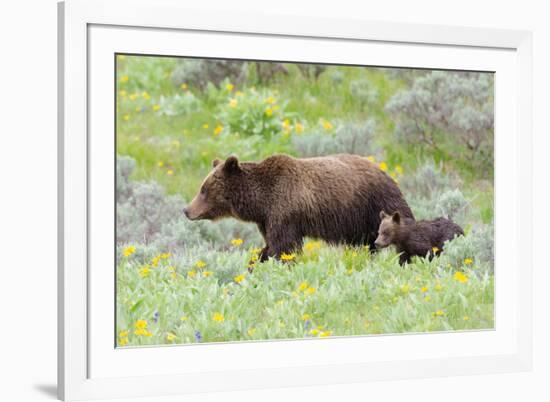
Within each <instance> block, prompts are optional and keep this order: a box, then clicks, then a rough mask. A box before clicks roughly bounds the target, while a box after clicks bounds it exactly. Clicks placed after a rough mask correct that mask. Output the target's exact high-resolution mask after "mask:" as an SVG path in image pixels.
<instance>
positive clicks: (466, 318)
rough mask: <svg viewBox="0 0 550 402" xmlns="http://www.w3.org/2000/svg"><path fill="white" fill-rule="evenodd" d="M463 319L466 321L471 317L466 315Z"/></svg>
mask: <svg viewBox="0 0 550 402" xmlns="http://www.w3.org/2000/svg"><path fill="white" fill-rule="evenodd" d="M462 319H463V320H464V321H468V320H469V319H470V317H468V316H467V315H465V316H464V317H462Z"/></svg>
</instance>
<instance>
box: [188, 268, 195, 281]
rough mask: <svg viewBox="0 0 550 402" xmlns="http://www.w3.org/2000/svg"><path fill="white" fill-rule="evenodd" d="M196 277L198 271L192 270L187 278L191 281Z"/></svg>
mask: <svg viewBox="0 0 550 402" xmlns="http://www.w3.org/2000/svg"><path fill="white" fill-rule="evenodd" d="M196 276H197V271H195V270H193V269H192V270H191V271H188V272H187V277H188V278H189V279H193V278H196Z"/></svg>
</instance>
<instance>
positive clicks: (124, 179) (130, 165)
mask: <svg viewBox="0 0 550 402" xmlns="http://www.w3.org/2000/svg"><path fill="white" fill-rule="evenodd" d="M135 168H136V161H135V160H134V159H133V158H130V157H129V156H117V163H116V201H117V203H118V202H126V200H127V199H128V197H130V195H131V194H132V184H131V183H130V175H131V174H132V172H133V171H134V169H135Z"/></svg>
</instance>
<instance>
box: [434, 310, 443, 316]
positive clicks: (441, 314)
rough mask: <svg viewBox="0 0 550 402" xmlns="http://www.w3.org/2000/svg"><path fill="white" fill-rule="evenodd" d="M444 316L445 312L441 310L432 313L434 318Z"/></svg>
mask: <svg viewBox="0 0 550 402" xmlns="http://www.w3.org/2000/svg"><path fill="white" fill-rule="evenodd" d="M444 315H445V312H444V311H443V310H437V311H436V312H435V313H434V316H436V317H443V316H444Z"/></svg>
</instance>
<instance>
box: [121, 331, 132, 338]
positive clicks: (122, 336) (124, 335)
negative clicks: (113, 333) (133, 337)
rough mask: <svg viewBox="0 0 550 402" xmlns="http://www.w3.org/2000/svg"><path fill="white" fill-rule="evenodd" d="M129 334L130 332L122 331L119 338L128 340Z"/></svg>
mask: <svg viewBox="0 0 550 402" xmlns="http://www.w3.org/2000/svg"><path fill="white" fill-rule="evenodd" d="M129 333H130V331H128V330H124V331H120V332H119V333H118V336H119V337H120V338H127V337H128V334H129Z"/></svg>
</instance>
